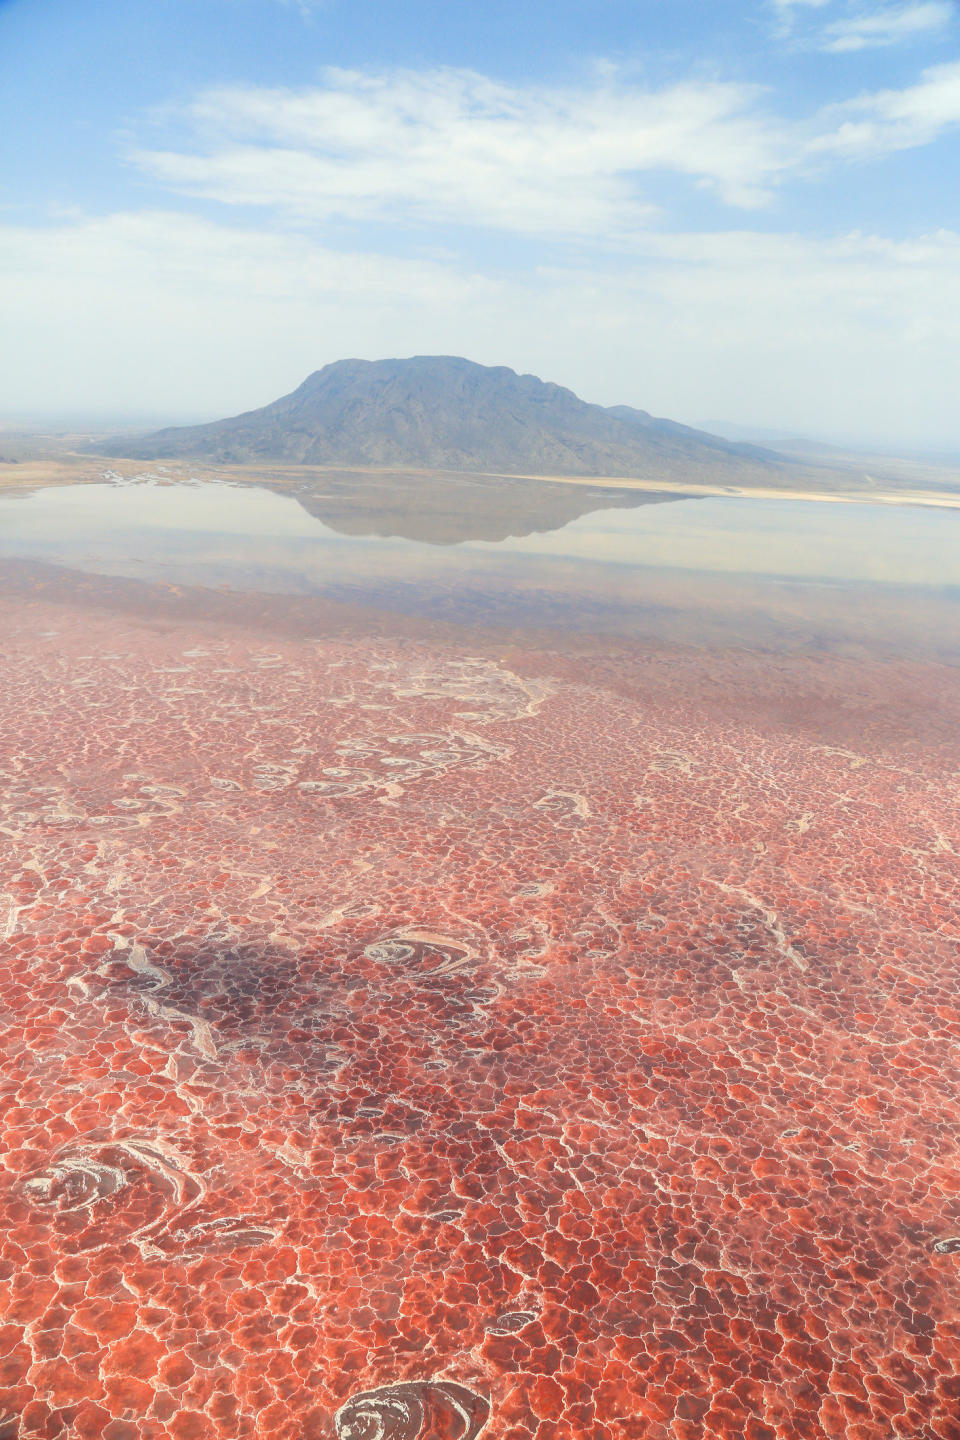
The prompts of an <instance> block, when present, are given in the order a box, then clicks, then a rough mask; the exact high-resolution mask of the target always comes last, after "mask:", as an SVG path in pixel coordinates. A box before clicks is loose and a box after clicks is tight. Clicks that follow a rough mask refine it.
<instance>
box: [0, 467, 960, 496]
mask: <svg viewBox="0 0 960 1440" xmlns="http://www.w3.org/2000/svg"><path fill="white" fill-rule="evenodd" d="M834 473H836V472H834ZM863 473H864V476H865V479H866V480H867V481H868V482H869V484H868V485H866V486H864V487H862V488H861V487H860V486H853V485H848V486H837V487H833V488H824V487H823V486H817V485H814V484H811V485H809V486H801V485H796V484H792V485H790V486H776V487H774V486H770V485H752V484H750V483H749V482H745V483H743V484H729V483H724V484H721V483H719V482H717V483H716V484H704V483H698V482H695V481H690V482H685V481H679V480H667V479H653V478H651V479H644V478H638V477H631V476H623V475H530V474H522V473H508V472H496V471H453V470H442V469H440V470H438V469H426V468H417V467H412V466H407V467H398V466H373V465H352V466H344V465H283V464H276V465H249V464H242V465H216V464H211V463H209V462H197V463H192V462H190V461H187V460H176V459H173V460H168V461H160V460H151V461H138V460H134V459H129V460H127V459H118V458H116V457H112V456H110V457H108V456H96V455H92V456H88V455H80V454H76V453H73V454H70V453H68V454H66V455H64V456H62V457H57V458H53V457H51V458H49V459H27V460H21V461H18V462H16V463H10V462H7V463H4V464H0V494H4V493H5V494H9V493H18V492H29V491H31V490H39V489H48V488H55V487H57V486H66V485H77V484H87V485H89V484H98V483H102V482H103V481H104V480H109V479H112V478H114V477H116V478H119V479H123V480H127V481H129V480H134V479H137V478H143V479H144V480H147V479H150V480H157V481H159V482H160V483H164V482H166V483H168V484H177V483H182V482H183V481H184V480H189V479H198V480H216V479H221V480H229V481H231V482H233V483H238V484H261V485H264V486H266V487H268V488H270V489H274V490H280V491H284V492H302V491H304V490H305V489H307V488H308V487H309V486H310V485H311V483H312V482H315V481H318V480H321V479H323V478H324V477H327V476H340V477H345V476H357V477H362V478H364V479H367V478H369V479H371V480H374V479H379V480H388V479H390V478H391V477H394V478H397V479H404V480H406V481H407V482H409V480H411V479H421V478H422V479H424V480H431V481H434V482H436V481H442V482H447V481H450V482H454V483H455V482H456V481H458V480H464V481H466V480H470V479H474V480H477V479H479V480H494V481H496V480H504V481H529V482H535V483H539V484H544V483H546V484H555V485H580V486H590V487H593V488H596V489H607V490H635V491H640V492H643V493H646V494H650V493H660V494H664V495H677V496H686V497H689V498H697V499H702V498H707V497H720V498H723V497H726V498H729V499H742V500H807V501H821V502H828V503H832V504H847V505H850V504H854V505H856V504H860V505H919V506H923V507H925V508H931V507H932V508H936V509H944V510H960V477H958V482H957V489H956V490H955V491H952V490H948V489H939V488H935V487H929V486H921V485H908V484H903V485H898V484H896V483H891V482H890V481H889V480H879V479H874V478H873V477H872V476H870V475H868V474H866V472H863Z"/></svg>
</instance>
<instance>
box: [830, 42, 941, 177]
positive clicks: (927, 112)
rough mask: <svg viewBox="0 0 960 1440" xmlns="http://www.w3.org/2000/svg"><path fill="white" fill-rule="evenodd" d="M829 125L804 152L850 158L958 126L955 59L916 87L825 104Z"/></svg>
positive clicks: (919, 141) (906, 145) (923, 140)
mask: <svg viewBox="0 0 960 1440" xmlns="http://www.w3.org/2000/svg"><path fill="white" fill-rule="evenodd" d="M824 118H825V119H828V120H829V121H830V122H831V124H830V126H829V128H827V129H825V130H824V131H823V133H822V134H820V135H818V136H817V137H816V138H815V139H814V140H813V141H811V142H810V144H809V145H808V146H807V153H808V154H810V155H816V156H825V157H826V156H832V157H839V158H844V159H856V158H863V157H874V156H879V155H887V154H891V153H892V152H894V151H897V150H910V149H914V148H915V147H917V146H919V145H928V144H930V142H931V141H933V140H936V139H937V138H938V136H940V135H942V134H943V133H944V132H946V131H948V130H950V129H952V128H953V127H955V126H956V125H958V124H960V61H953V62H951V63H950V64H947V65H934V66H932V67H931V68H930V69H929V70H925V71H924V72H923V74H922V75H921V77H920V79H919V81H918V82H917V84H916V85H909V86H907V87H906V88H905V89H903V90H878V91H875V92H874V93H873V94H872V95H863V96H860V97H859V98H858V99H856V100H850V101H846V102H845V103H843V104H841V105H834V106H831V107H830V109H829V110H828V111H826V112H825V117H824Z"/></svg>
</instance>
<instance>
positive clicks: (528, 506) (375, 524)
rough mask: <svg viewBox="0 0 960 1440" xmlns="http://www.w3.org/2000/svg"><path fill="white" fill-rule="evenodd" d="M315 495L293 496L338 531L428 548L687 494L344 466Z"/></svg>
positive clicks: (506, 535)
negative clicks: (359, 469) (385, 472)
mask: <svg viewBox="0 0 960 1440" xmlns="http://www.w3.org/2000/svg"><path fill="white" fill-rule="evenodd" d="M323 483H324V489H323V491H322V492H319V491H318V492H308V493H303V492H300V493H297V492H294V494H293V497H292V498H294V499H296V500H297V501H298V502H299V504H300V505H302V506H303V508H304V510H306V511H307V512H308V514H310V515H312V516H313V517H314V518H315V519H317V520H320V521H321V522H322V523H323V524H324V525H326V526H328V527H329V529H331V530H335V531H337V532H338V533H339V534H341V535H354V536H364V535H367V536H375V537H379V538H384V539H385V538H388V537H396V538H399V539H403V540H416V541H420V542H422V543H425V544H429V545H457V544H460V543H462V542H463V541H466V540H486V541H498V540H507V539H510V538H511V537H513V538H517V539H519V538H522V537H523V536H525V535H545V534H549V532H550V531H552V530H560V529H562V528H563V526H564V525H568V524H569V523H570V522H571V520H579V519H580V518H581V516H583V515H589V514H591V513H592V512H593V511H595V510H612V509H635V508H636V507H638V506H640V505H661V504H664V503H666V502H667V501H670V500H683V499H686V498H688V497H687V496H685V495H682V494H677V493H668V492H666V491H648V490H628V489H614V488H612V487H609V486H601V485H579V484H578V485H569V484H561V483H559V482H557V481H555V480H528V479H522V478H518V479H509V478H507V477H504V476H499V475H497V476H494V475H489V476H487V475H469V476H465V475H457V476H450V477H447V476H436V475H424V474H422V473H420V472H410V473H402V472H393V473H391V474H390V475H389V477H385V476H378V475H368V474H364V473H363V472H350V471H344V472H342V473H338V474H336V475H325V476H324V478H323Z"/></svg>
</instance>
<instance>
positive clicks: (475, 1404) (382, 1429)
mask: <svg viewBox="0 0 960 1440" xmlns="http://www.w3.org/2000/svg"><path fill="white" fill-rule="evenodd" d="M489 1416H490V1402H489V1401H488V1400H485V1399H484V1398H483V1396H482V1395H475V1394H474V1392H473V1391H472V1390H468V1389H467V1388H466V1386H465V1385H456V1384H454V1383H453V1382H452V1381H450V1380H414V1381H410V1382H407V1383H403V1384H399V1385H382V1386H381V1387H380V1389H379V1390H365V1391H363V1393H362V1394H360V1395H354V1396H353V1397H352V1398H351V1399H350V1400H348V1401H347V1403H346V1404H345V1405H343V1406H341V1408H340V1409H339V1410H338V1411H337V1413H336V1416H335V1417H334V1425H335V1427H336V1432H337V1440H474V1436H476V1435H479V1434H480V1431H481V1430H482V1429H483V1427H484V1425H485V1424H486V1422H487V1420H488V1419H489Z"/></svg>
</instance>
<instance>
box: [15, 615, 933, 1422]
mask: <svg viewBox="0 0 960 1440" xmlns="http://www.w3.org/2000/svg"><path fill="white" fill-rule="evenodd" d="M3 667H4V669H3V673H4V685H3V687H2V690H0V734H2V737H3V746H2V757H0V766H2V771H3V775H2V813H0V829H2V833H3V836H4V845H3V849H2V853H0V867H2V871H0V892H2V901H0V936H2V944H0V977H2V997H3V1001H4V1010H3V1018H2V1025H3V1031H4V1033H3V1054H4V1057H5V1059H4V1067H3V1075H2V1084H3V1090H4V1099H5V1110H4V1120H3V1131H2V1152H0V1165H2V1169H0V1204H2V1223H0V1236H2V1241H0V1244H2V1253H0V1300H2V1306H3V1324H2V1329H0V1339H2V1342H3V1344H2V1346H0V1384H2V1387H3V1389H2V1393H0V1433H2V1434H3V1435H5V1436H13V1435H19V1436H21V1437H59V1436H69V1437H79V1440H83V1437H98V1436H103V1437H105V1440H138V1437H145V1440H166V1437H175V1440H220V1437H223V1440H227V1437H229V1440H235V1437H248V1436H249V1437H253V1436H258V1437H268V1436H269V1437H283V1440H294V1437H297V1440H299V1437H306V1440H310V1437H312V1440H320V1437H330V1440H334V1437H340V1440H374V1437H383V1440H428V1437H432V1440H474V1437H481V1440H494V1437H496V1440H534V1437H536V1440H547V1437H549V1440H588V1437H589V1440H641V1437H642V1440H694V1437H700V1436H724V1437H730V1440H733V1437H737V1440H742V1437H747V1440H788V1437H789V1440H794V1437H840V1436H844V1437H846V1436H849V1437H856V1440H889V1437H891V1436H901V1437H910V1440H916V1437H919V1436H923V1437H925V1440H935V1437H937V1440H940V1437H942V1440H947V1437H952V1440H956V1437H957V1435H958V1434H960V1431H958V1428H957V1419H956V1416H957V1407H958V1403H960V1399H958V1397H960V1382H958V1379H957V1366H958V1361H960V1337H958V1330H957V1314H958V1306H957V1302H958V1295H960V1283H958V1272H960V1240H958V1238H957V1237H958V1236H960V1184H958V1176H957V1167H956V1155H955V1148H954V1145H955V1142H954V1137H955V1134H956V1124H957V1120H958V1118H960V1111H958V1091H960V1080H958V1076H960V1064H958V1059H960V1056H958V1040H960V1005H958V1001H957V945H958V938H960V937H958V928H960V927H958V919H957V912H956V904H955V897H956V894H957V883H958V873H957V872H958V849H960V836H958V833H957V831H958V823H957V814H958V810H957V777H958V774H960V742H958V739H957V736H958V734H960V729H958V723H957V722H958V719H960V685H958V677H957V673H956V672H955V671H952V670H950V669H948V668H946V667H938V666H935V665H924V666H920V665H913V666H909V665H906V664H899V663H892V662H891V663H887V664H883V665H881V664H879V663H873V662H869V661H866V660H863V661H853V660H837V659H831V658H825V657H820V658H803V657H797V658H794V659H791V660H789V661H787V660H782V661H777V662H775V663H774V662H771V661H770V660H769V659H766V660H761V659H760V658H758V657H752V656H750V655H749V654H747V653H745V652H736V653H735V652H727V653H724V652H715V653H712V654H707V653H706V652H703V653H698V652H695V651H692V650H690V651H676V652H674V653H672V654H670V653H665V652H664V653H657V652H655V651H641V650H639V649H638V650H636V651H630V650H629V649H628V648H627V647H625V646H621V647H620V648H619V649H618V651H617V653H616V654H612V653H605V652H604V650H603V648H602V646H598V647H597V648H596V649H595V650H593V651H592V652H591V654H590V655H589V657H588V658H586V659H585V658H584V657H583V656H582V655H580V656H577V655H572V654H571V655H564V654H562V653H557V654H555V655H551V656H543V655H541V656H536V655H534V654H533V653H531V654H529V655H524V654H523V653H520V652H517V653H515V654H514V655H512V657H511V658H510V659H509V660H507V659H504V658H502V657H501V656H499V655H498V654H497V652H496V651H494V650H492V649H488V648H485V646H484V643H483V641H482V638H480V639H478V642H477V649H476V651H475V652H467V651H465V650H463V649H458V648H456V646H454V645H453V644H452V643H451V644H449V645H447V646H446V647H444V646H443V645H441V644H440V643H427V642H426V641H424V640H418V639H416V638H412V637H411V638H406V639H398V640H395V641H389V640H386V639H384V638H380V639H370V638H364V637H363V636H360V637H350V638H340V639H337V640H332V639H328V640H311V639H302V638H301V639H290V638H287V637H286V636H284V635H283V634H280V635H277V634H273V635H270V634H268V633H267V632H266V631H259V632H253V631H250V630H246V629H244V628H242V627H239V626H233V627H231V626H228V625H220V626H216V625H212V624H210V625H204V624H203V623H201V622H199V621H189V620H183V621H170V620H167V621H165V622H164V623H163V624H162V625H158V624H152V623H151V622H150V621H149V620H148V619H144V620H135V619H130V618H123V617H117V616H111V615H110V614H107V613H96V612H93V611H91V612H88V613H85V614H78V613H76V611H75V610H73V609H71V608H70V607H67V606H64V605H61V604H58V603H56V602H55V600H53V599H51V600H49V601H47V600H44V599H42V598H41V599H36V598H30V597H26V598H25V597H20V598H17V597H12V598H10V599H9V600H8V603H7V606H6V610H5V616H4V639H3Z"/></svg>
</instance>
